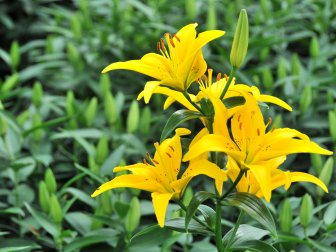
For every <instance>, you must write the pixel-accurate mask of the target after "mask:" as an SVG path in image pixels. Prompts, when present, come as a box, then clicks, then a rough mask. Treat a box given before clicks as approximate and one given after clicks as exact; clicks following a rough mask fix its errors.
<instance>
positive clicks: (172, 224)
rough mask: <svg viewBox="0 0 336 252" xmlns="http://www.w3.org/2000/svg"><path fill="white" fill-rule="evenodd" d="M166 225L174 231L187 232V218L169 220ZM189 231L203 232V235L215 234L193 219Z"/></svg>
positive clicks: (194, 232) (193, 232)
mask: <svg viewBox="0 0 336 252" xmlns="http://www.w3.org/2000/svg"><path fill="white" fill-rule="evenodd" d="M165 227H167V228H169V229H172V230H174V231H178V232H181V233H186V228H185V218H183V217H179V218H174V219H171V220H168V221H166V222H165ZM188 233H192V234H202V235H213V233H212V232H210V231H209V230H208V229H207V228H206V227H204V226H202V225H201V224H199V223H198V222H197V221H195V220H193V219H192V220H191V221H190V222H189V225H188Z"/></svg>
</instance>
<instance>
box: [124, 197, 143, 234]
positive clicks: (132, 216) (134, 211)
mask: <svg viewBox="0 0 336 252" xmlns="http://www.w3.org/2000/svg"><path fill="white" fill-rule="evenodd" d="M140 212H141V209H140V202H139V200H138V198H137V197H133V198H132V200H131V203H130V206H129V209H128V212H127V215H126V220H125V227H126V230H127V232H128V233H132V232H133V231H134V230H135V229H136V228H137V227H138V226H139V223H140V216H141V213H140Z"/></svg>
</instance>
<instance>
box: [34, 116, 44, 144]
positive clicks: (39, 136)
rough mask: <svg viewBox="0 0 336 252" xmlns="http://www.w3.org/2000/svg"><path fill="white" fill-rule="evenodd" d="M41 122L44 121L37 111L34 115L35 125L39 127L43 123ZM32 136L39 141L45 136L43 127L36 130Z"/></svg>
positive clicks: (35, 140)
mask: <svg viewBox="0 0 336 252" xmlns="http://www.w3.org/2000/svg"><path fill="white" fill-rule="evenodd" d="M41 123H42V121H41V117H40V115H39V114H38V113H35V114H34V116H33V127H38V126H40V125H41ZM32 137H33V141H34V142H39V141H40V140H41V139H42V137H43V130H42V129H36V130H34V132H33V135H32Z"/></svg>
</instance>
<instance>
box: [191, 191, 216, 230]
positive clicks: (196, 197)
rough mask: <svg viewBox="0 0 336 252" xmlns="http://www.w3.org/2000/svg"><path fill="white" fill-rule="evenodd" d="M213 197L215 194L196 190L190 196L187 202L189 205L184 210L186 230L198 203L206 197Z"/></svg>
mask: <svg viewBox="0 0 336 252" xmlns="http://www.w3.org/2000/svg"><path fill="white" fill-rule="evenodd" d="M214 197H216V195H215V194H213V193H209V192H205V191H200V192H197V193H196V194H195V195H194V197H192V199H191V201H190V203H189V206H188V208H187V211H186V217H185V229H186V230H188V225H189V223H190V221H191V219H192V217H193V216H194V214H195V213H196V210H197V208H198V206H199V205H200V204H202V203H203V202H204V201H206V200H207V199H210V198H214Z"/></svg>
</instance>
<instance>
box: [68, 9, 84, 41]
mask: <svg viewBox="0 0 336 252" xmlns="http://www.w3.org/2000/svg"><path fill="white" fill-rule="evenodd" d="M81 18H82V17H81V15H80V13H76V14H75V15H73V16H71V19H70V27H71V31H72V33H73V35H74V37H75V38H76V39H78V40H79V39H81V37H82V25H81Z"/></svg>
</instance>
